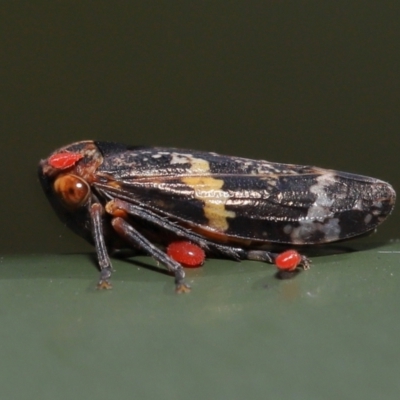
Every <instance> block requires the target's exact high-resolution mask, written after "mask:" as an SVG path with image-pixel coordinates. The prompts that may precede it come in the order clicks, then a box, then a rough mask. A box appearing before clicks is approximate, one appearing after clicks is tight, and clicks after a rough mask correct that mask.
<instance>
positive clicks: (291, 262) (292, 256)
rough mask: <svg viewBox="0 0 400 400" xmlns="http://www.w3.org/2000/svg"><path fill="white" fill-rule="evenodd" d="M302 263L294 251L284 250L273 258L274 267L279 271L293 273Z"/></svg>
mask: <svg viewBox="0 0 400 400" xmlns="http://www.w3.org/2000/svg"><path fill="white" fill-rule="evenodd" d="M301 261H302V257H301V255H300V254H299V253H298V252H297V251H296V250H286V251H284V252H283V253H280V254H279V255H278V256H277V257H276V258H275V261H274V262H275V265H276V267H277V268H278V269H279V270H280V271H294V270H295V269H296V268H297V267H298V266H299V265H300V264H301Z"/></svg>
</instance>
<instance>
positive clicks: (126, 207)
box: [106, 199, 243, 260]
mask: <svg viewBox="0 0 400 400" xmlns="http://www.w3.org/2000/svg"><path fill="white" fill-rule="evenodd" d="M121 210H122V211H124V212H125V213H127V214H129V215H132V216H134V217H137V218H140V219H142V220H145V221H148V222H150V223H153V224H154V225H157V226H159V227H161V228H163V229H165V230H167V231H169V232H172V233H174V234H176V235H177V236H179V237H183V238H184V239H186V240H189V241H191V242H193V243H195V244H197V245H199V246H200V247H201V248H203V249H205V250H212V251H216V252H217V253H219V254H221V255H223V256H225V257H228V258H232V259H234V260H240V259H242V258H243V256H242V253H243V250H242V249H241V248H239V247H232V246H226V245H222V244H218V243H213V242H211V241H209V240H207V239H205V238H204V237H202V236H200V235H198V234H197V233H195V232H192V231H191V230H189V229H187V228H184V227H182V226H180V225H177V224H175V223H173V222H171V221H169V220H168V219H166V218H163V217H160V216H159V215H157V214H155V213H153V212H151V211H149V210H144V209H143V208H142V207H139V206H137V205H135V204H131V203H128V202H126V201H124V200H120V199H114V200H111V201H109V202H108V203H107V204H106V211H107V212H108V213H109V214H111V215H113V216H118V211H121Z"/></svg>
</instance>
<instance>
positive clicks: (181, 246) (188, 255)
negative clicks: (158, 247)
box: [167, 241, 206, 268]
mask: <svg viewBox="0 0 400 400" xmlns="http://www.w3.org/2000/svg"><path fill="white" fill-rule="evenodd" d="M167 254H168V255H169V256H170V257H171V258H173V259H174V260H175V261H178V262H179V263H180V264H181V265H183V266H184V267H187V268H197V267H201V266H202V265H203V263H204V260H205V258H206V255H205V253H204V250H203V249H202V248H201V247H199V246H197V245H195V244H194V243H191V242H187V241H179V242H172V243H170V244H169V246H168V247H167Z"/></svg>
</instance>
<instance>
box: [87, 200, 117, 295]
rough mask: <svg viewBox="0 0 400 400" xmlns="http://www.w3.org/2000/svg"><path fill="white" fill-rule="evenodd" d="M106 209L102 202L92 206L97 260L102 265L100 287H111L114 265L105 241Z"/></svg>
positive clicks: (98, 285)
mask: <svg viewBox="0 0 400 400" xmlns="http://www.w3.org/2000/svg"><path fill="white" fill-rule="evenodd" d="M103 214H104V209H103V207H102V205H101V204H99V203H94V204H92V205H91V207H90V222H91V226H92V233H93V239H94V244H95V248H96V254H97V260H98V262H99V267H100V279H99V282H98V284H97V287H98V289H111V287H112V286H111V283H110V282H109V281H108V279H109V278H110V276H111V271H112V265H111V261H110V258H109V256H108V252H107V247H106V243H105V241H104V233H103V221H102V216H103Z"/></svg>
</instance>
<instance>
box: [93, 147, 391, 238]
mask: <svg viewBox="0 0 400 400" xmlns="http://www.w3.org/2000/svg"><path fill="white" fill-rule="evenodd" d="M99 147H100V146H99ZM100 148H101V147H100ZM98 176H99V182H98V188H99V191H100V192H101V193H103V195H105V196H108V197H109V198H113V197H119V198H123V199H125V200H128V201H131V202H132V203H134V204H137V205H140V206H141V207H143V208H144V209H149V210H151V211H153V212H155V213H157V214H159V215H161V216H163V217H167V218H169V219H171V220H173V221H176V222H178V223H181V224H184V225H185V226H189V227H191V228H192V229H193V230H195V231H198V232H201V233H202V234H203V235H204V236H206V237H207V236H208V237H210V238H216V239H217V240H221V241H227V242H229V241H230V240H232V241H236V242H237V241H243V243H244V242H245V241H249V240H250V241H255V242H273V243H293V244H313V243H325V242H331V241H336V240H342V239H347V238H350V237H353V236H357V235H360V234H363V233H365V232H368V231H370V230H373V229H374V228H375V227H376V226H377V225H378V224H379V223H380V222H382V221H383V220H384V219H385V218H386V217H387V215H389V213H390V212H391V210H392V208H393V205H394V200H395V194H394V191H393V189H392V188H391V186H390V185H389V184H387V183H385V182H382V181H379V180H376V179H373V178H368V177H364V176H360V175H353V174H347V173H341V172H337V171H332V170H324V169H320V168H315V167H307V166H298V165H291V164H277V163H269V162H266V161H254V160H249V159H244V158H236V157H227V156H220V155H218V154H215V153H204V152H182V151H181V150H177V149H163V148H142V149H133V150H130V151H124V152H115V154H112V153H110V152H109V153H108V155H107V157H105V159H104V162H103V164H102V165H101V166H100V167H99V169H98Z"/></svg>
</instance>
